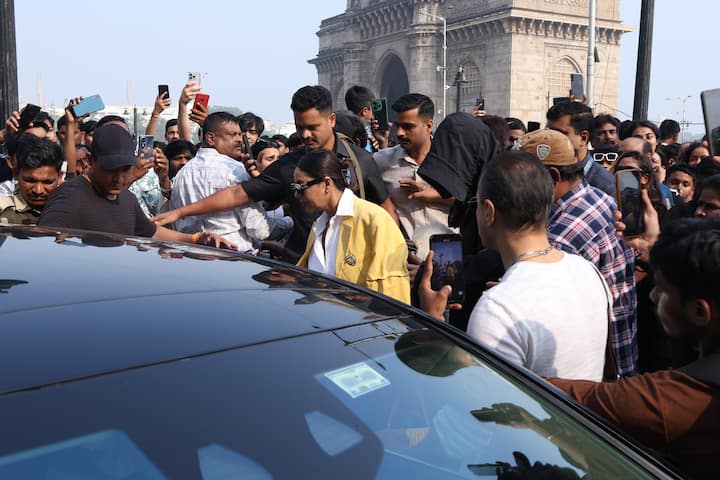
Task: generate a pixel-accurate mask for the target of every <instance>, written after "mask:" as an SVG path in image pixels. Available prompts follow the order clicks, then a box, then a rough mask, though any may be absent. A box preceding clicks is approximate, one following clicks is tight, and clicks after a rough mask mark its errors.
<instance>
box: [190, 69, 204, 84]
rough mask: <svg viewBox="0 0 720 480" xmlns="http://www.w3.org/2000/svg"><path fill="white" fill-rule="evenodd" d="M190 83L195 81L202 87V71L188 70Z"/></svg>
mask: <svg viewBox="0 0 720 480" xmlns="http://www.w3.org/2000/svg"><path fill="white" fill-rule="evenodd" d="M188 83H194V84H195V85H197V86H198V87H202V75H201V74H200V72H188Z"/></svg>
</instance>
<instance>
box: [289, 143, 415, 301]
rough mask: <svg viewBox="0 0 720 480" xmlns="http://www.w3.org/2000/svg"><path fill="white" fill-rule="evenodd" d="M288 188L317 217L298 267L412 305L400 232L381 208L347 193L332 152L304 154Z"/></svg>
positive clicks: (340, 167) (341, 172)
mask: <svg viewBox="0 0 720 480" xmlns="http://www.w3.org/2000/svg"><path fill="white" fill-rule="evenodd" d="M291 187H292V190H293V193H294V195H296V196H299V197H300V201H301V202H302V203H303V206H304V207H305V208H306V209H307V211H308V212H314V213H318V214H320V216H319V217H318V219H317V220H316V221H315V223H314V224H313V227H312V229H311V231H310V236H309V238H308V243H307V247H306V249H305V253H304V254H303V256H302V258H301V259H300V261H299V262H298V266H301V267H306V268H308V269H310V270H314V271H318V272H321V273H326V274H328V275H333V276H335V277H337V278H339V279H342V280H347V281H349V282H352V283H356V284H358V285H361V286H364V287H367V288H369V289H371V290H375V291H377V292H380V293H382V294H385V295H388V296H390V297H393V298H396V299H398V300H401V301H403V302H405V303H410V280H409V276H408V270H407V263H406V260H407V255H408V251H407V245H406V243H405V239H404V238H403V236H402V233H401V232H400V229H399V228H398V226H397V224H396V223H395V221H394V220H393V219H392V217H391V216H390V214H388V213H387V212H386V211H385V210H384V209H383V208H382V207H380V206H378V205H375V204H374V203H370V202H367V201H365V200H362V199H360V198H358V197H356V196H355V195H354V194H353V192H352V190H350V189H349V188H346V182H345V177H344V175H343V166H342V164H341V163H340V162H339V160H338V158H337V157H336V156H335V154H334V153H332V152H330V151H327V150H314V151H311V152H308V153H307V154H306V155H305V156H304V157H302V158H301V159H300V161H299V162H298V164H297V167H296V168H295V183H293V184H292V185H291Z"/></svg>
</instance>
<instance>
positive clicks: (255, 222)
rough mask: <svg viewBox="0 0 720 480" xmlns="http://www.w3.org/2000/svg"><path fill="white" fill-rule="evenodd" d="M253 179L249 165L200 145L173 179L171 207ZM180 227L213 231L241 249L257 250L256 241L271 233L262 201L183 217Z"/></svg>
mask: <svg viewBox="0 0 720 480" xmlns="http://www.w3.org/2000/svg"><path fill="white" fill-rule="evenodd" d="M249 179H250V175H248V173H247V171H246V170H245V166H244V165H243V164H242V163H240V162H238V161H236V160H233V159H232V158H230V157H228V156H227V155H223V154H221V153H219V152H218V151H217V150H215V149H214V148H200V149H198V151H197V155H196V156H195V158H193V159H192V160H190V161H189V162H188V163H187V164H186V165H185V166H184V167H183V168H182V169H180V171H179V172H178V174H177V175H176V176H175V178H174V179H173V187H172V195H171V196H170V201H169V204H170V205H169V209H171V210H172V209H175V208H179V207H182V206H183V205H188V204H190V203H194V202H197V201H198V200H201V199H203V198H205V197H208V196H210V195H212V194H213V193H215V192H217V191H218V190H222V189H224V188H227V187H229V186H232V185H237V184H238V183H241V182H244V181H246V180H249ZM175 227H176V229H177V230H179V231H181V232H185V233H195V232H201V231H209V232H213V233H217V234H218V235H221V236H223V237H225V238H226V239H227V240H229V241H230V242H232V243H234V244H235V245H237V246H238V250H239V251H241V252H247V251H250V252H255V251H256V250H255V248H254V246H253V240H256V241H259V240H264V239H266V238H267V236H268V235H269V234H270V227H269V225H268V220H267V218H266V216H265V209H264V208H263V207H262V205H261V204H260V203H259V202H254V203H249V204H247V205H244V206H242V207H237V208H234V209H232V210H225V211H222V212H216V213H212V214H209V215H196V216H191V217H185V218H181V219H180V220H178V221H177V222H175Z"/></svg>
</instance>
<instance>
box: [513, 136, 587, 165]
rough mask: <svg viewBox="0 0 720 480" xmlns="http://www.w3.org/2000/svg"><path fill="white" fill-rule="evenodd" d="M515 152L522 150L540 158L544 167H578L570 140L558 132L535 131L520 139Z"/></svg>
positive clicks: (515, 146) (514, 147)
mask: <svg viewBox="0 0 720 480" xmlns="http://www.w3.org/2000/svg"><path fill="white" fill-rule="evenodd" d="M513 149H514V150H522V151H524V152H527V153H529V154H531V155H534V156H535V157H537V158H538V160H540V161H541V162H542V163H543V164H544V165H550V166H553V167H565V166H569V165H576V164H577V163H578V162H577V159H576V158H575V149H574V148H573V146H572V143H570V139H569V138H568V137H567V136H566V135H565V134H563V133H561V132H558V131H557V130H550V129H549V128H545V129H542V130H535V131H534V132H530V133H528V134H527V135H524V136H523V137H521V138H519V139H518V140H517V142H516V143H515V145H514V146H513Z"/></svg>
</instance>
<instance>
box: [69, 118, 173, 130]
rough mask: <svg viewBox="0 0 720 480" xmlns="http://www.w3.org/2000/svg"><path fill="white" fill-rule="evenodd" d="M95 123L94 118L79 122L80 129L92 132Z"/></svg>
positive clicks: (95, 125)
mask: <svg viewBox="0 0 720 480" xmlns="http://www.w3.org/2000/svg"><path fill="white" fill-rule="evenodd" d="M176 121H177V120H176ZM97 124H98V122H97V121H96V120H85V121H84V122H82V123H81V124H80V131H81V132H85V133H92V132H94V131H95V129H96V128H97Z"/></svg>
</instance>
